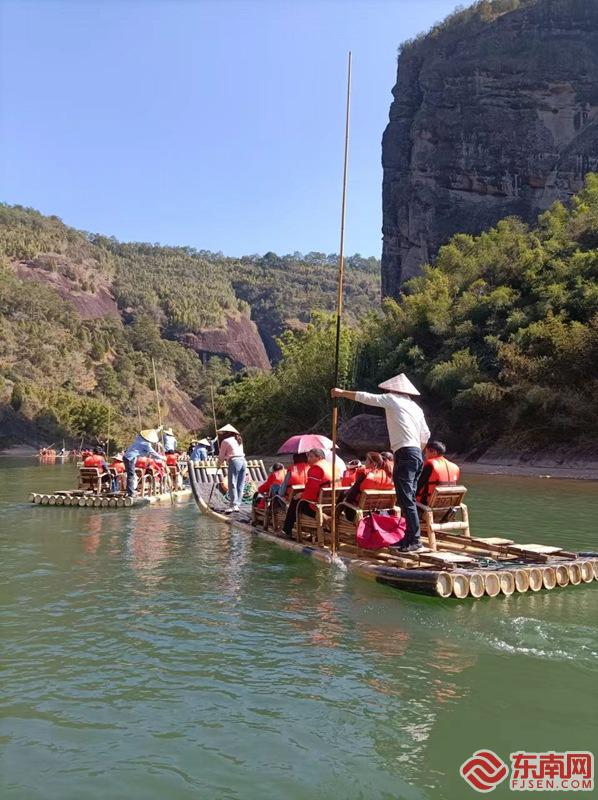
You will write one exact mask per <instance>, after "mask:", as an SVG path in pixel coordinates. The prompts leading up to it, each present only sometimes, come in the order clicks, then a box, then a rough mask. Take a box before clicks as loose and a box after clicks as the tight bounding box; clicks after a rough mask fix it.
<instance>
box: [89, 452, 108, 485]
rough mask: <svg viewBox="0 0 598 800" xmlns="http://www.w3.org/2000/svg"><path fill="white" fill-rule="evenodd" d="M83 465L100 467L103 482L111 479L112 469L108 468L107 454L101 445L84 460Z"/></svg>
mask: <svg viewBox="0 0 598 800" xmlns="http://www.w3.org/2000/svg"><path fill="white" fill-rule="evenodd" d="M83 467H84V468H89V467H92V468H95V469H99V470H100V477H101V481H102V483H106V482H109V481H110V470H109V469H108V463H107V462H106V456H105V454H104V451H103V450H102V448H101V447H94V448H93V453H91V454H90V455H88V456H87V458H86V459H85V460H84V462H83Z"/></svg>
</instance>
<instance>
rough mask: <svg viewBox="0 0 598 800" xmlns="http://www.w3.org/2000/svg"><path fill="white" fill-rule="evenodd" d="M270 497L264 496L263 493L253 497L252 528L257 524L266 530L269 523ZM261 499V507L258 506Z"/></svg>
mask: <svg viewBox="0 0 598 800" xmlns="http://www.w3.org/2000/svg"><path fill="white" fill-rule="evenodd" d="M272 499H273V498H272V497H264V496H263V495H259V496H258V497H256V498H255V499H254V501H253V502H252V504H251V524H252V525H253V527H254V528H257V527H258V526H259V527H261V528H263V529H264V530H265V531H267V530H268V527H269V524H270V513H271V512H270V508H271V504H272ZM261 500H263V501H264V504H263V507H262V508H260V506H259V505H258V504H259V503H260V501H261Z"/></svg>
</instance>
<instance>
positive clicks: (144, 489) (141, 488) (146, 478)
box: [135, 468, 156, 497]
mask: <svg viewBox="0 0 598 800" xmlns="http://www.w3.org/2000/svg"><path fill="white" fill-rule="evenodd" d="M135 476H136V477H137V491H138V493H139V494H140V495H141V497H148V496H149V495H152V494H155V493H156V480H155V478H154V476H153V475H152V474H151V473H149V472H146V471H145V470H144V469H141V468H137V469H135Z"/></svg>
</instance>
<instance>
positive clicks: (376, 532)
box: [357, 514, 406, 550]
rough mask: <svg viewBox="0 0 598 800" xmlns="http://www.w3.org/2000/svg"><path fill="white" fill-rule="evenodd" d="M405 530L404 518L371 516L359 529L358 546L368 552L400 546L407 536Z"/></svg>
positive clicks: (363, 521) (360, 524) (362, 522)
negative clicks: (394, 545)
mask: <svg viewBox="0 0 598 800" xmlns="http://www.w3.org/2000/svg"><path fill="white" fill-rule="evenodd" d="M405 528H406V523H405V519H404V518H403V517H387V516H385V515H383V514H369V515H368V516H367V517H364V518H363V519H362V520H361V522H360V523H359V525H358V527H357V544H358V546H359V547H363V548H364V549H366V550H378V549H380V548H381V547H388V546H389V545H392V544H398V543H399V542H400V541H401V539H403V538H404V536H405Z"/></svg>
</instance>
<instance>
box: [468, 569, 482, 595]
mask: <svg viewBox="0 0 598 800" xmlns="http://www.w3.org/2000/svg"><path fill="white" fill-rule="evenodd" d="M485 591H486V585H485V581H484V576H483V575H482V574H481V573H480V572H471V573H470V574H469V594H470V595H471V596H472V597H475V598H476V599H477V598H479V597H482V596H483V595H484V592H485Z"/></svg>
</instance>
